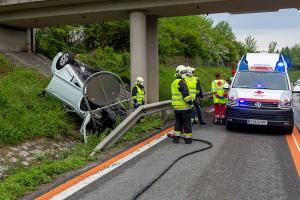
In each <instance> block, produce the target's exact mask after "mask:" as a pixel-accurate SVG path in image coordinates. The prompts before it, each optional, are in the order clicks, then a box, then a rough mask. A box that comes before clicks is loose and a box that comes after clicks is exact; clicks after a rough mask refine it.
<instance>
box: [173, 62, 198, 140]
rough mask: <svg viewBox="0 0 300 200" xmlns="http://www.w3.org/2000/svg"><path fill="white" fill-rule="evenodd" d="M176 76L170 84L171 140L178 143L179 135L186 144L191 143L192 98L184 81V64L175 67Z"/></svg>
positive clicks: (185, 74) (185, 71)
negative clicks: (172, 124) (173, 118)
mask: <svg viewBox="0 0 300 200" xmlns="http://www.w3.org/2000/svg"><path fill="white" fill-rule="evenodd" d="M175 75H176V78H175V80H174V81H173V83H172V84H171V93H172V107H173V109H174V113H175V127H174V133H173V142H174V143H178V142H179V139H180V136H182V137H183V138H184V141H185V143H186V144H191V143H192V123H191V118H192V105H193V98H192V97H191V96H190V93H189V89H188V86H187V84H186V82H185V80H184V79H185V78H186V76H187V70H186V68H185V66H183V65H179V66H178V67H177V68H176V74H175Z"/></svg>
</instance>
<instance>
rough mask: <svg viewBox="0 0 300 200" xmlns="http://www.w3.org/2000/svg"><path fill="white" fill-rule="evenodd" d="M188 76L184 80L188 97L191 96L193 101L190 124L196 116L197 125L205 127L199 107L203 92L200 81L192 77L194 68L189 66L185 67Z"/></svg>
mask: <svg viewBox="0 0 300 200" xmlns="http://www.w3.org/2000/svg"><path fill="white" fill-rule="evenodd" d="M186 69H187V71H188V74H187V77H186V78H185V79H184V80H185V81H186V83H187V86H188V88H189V92H190V96H192V98H193V100H194V108H193V109H192V122H193V123H195V121H196V120H195V115H196V114H197V116H198V120H199V124H201V125H205V124H206V123H205V122H204V120H203V116H202V110H201V107H200V103H201V99H202V98H203V92H202V89H201V85H200V80H199V78H198V77H195V76H194V72H195V68H192V67H190V66H187V67H186Z"/></svg>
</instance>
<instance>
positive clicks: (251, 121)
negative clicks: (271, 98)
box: [247, 119, 268, 126]
mask: <svg viewBox="0 0 300 200" xmlns="http://www.w3.org/2000/svg"><path fill="white" fill-rule="evenodd" d="M247 124H253V125H262V126H266V125H268V121H267V120H259V119H248V120H247Z"/></svg>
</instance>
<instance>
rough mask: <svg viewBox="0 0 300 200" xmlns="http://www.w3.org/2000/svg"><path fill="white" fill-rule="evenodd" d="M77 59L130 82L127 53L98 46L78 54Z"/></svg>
mask: <svg viewBox="0 0 300 200" xmlns="http://www.w3.org/2000/svg"><path fill="white" fill-rule="evenodd" d="M78 58H79V60H81V61H82V62H84V63H86V64H89V65H91V66H92V67H100V68H102V69H105V70H108V71H112V72H114V73H117V74H118V75H119V76H120V77H121V78H122V80H123V81H124V82H126V83H130V66H129V53H128V52H122V53H117V52H116V51H114V50H113V49H112V48H109V47H106V48H103V49H102V48H98V49H96V50H95V51H94V52H92V53H89V54H79V55H78Z"/></svg>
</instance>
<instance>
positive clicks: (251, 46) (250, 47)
mask: <svg viewBox="0 0 300 200" xmlns="http://www.w3.org/2000/svg"><path fill="white" fill-rule="evenodd" d="M256 43H257V41H256V40H255V38H254V37H252V35H248V37H246V39H245V48H246V51H247V52H248V53H254V52H256V51H257V45H256Z"/></svg>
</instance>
